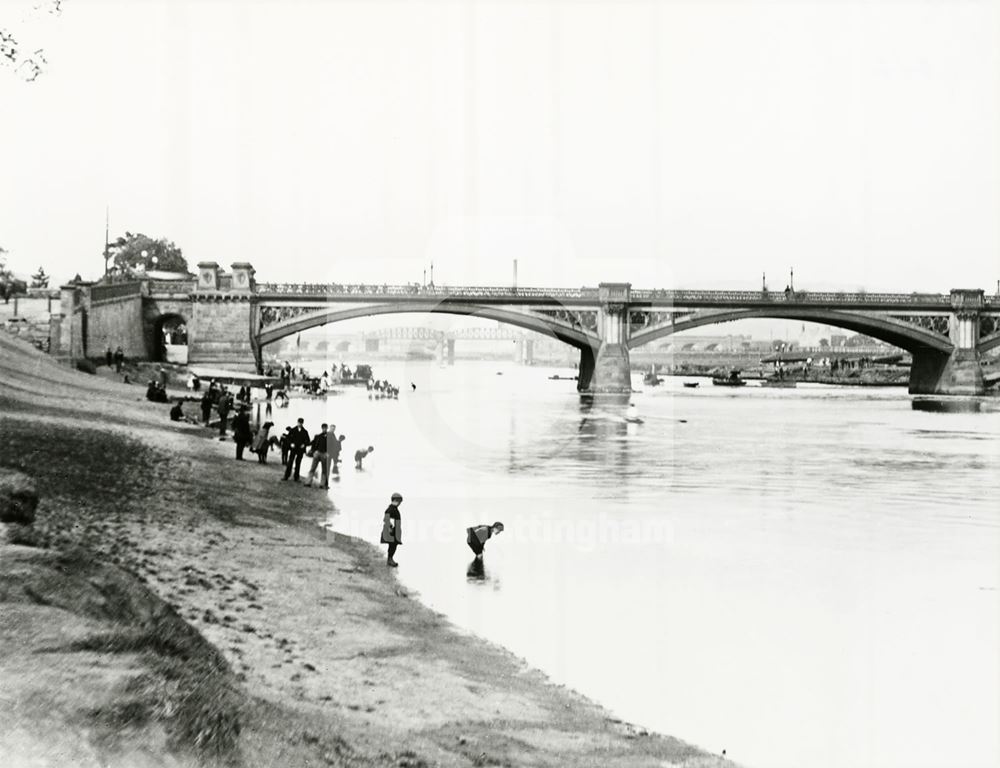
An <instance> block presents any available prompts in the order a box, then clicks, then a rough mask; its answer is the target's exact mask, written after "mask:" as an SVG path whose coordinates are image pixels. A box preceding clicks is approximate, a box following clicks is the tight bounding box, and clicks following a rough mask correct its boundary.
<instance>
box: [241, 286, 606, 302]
mask: <svg viewBox="0 0 1000 768" xmlns="http://www.w3.org/2000/svg"><path fill="white" fill-rule="evenodd" d="M257 292H258V293H262V294H276V295H294V296H304V295H305V296H315V295H323V296H365V297H371V296H388V297H409V298H431V299H434V298H448V297H462V298H470V299H484V298H502V299H508V298H513V299H517V298H546V297H551V298H556V299H581V298H583V299H591V298H592V299H595V300H596V299H597V289H596V288H512V287H502V286H482V285H476V286H469V285H438V286H424V285H386V284H383V285H362V284H347V285H344V284H340V283H257Z"/></svg>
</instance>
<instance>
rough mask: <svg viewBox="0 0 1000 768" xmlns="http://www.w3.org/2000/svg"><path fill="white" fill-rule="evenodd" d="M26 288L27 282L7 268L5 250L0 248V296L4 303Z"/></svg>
mask: <svg viewBox="0 0 1000 768" xmlns="http://www.w3.org/2000/svg"><path fill="white" fill-rule="evenodd" d="M27 290H28V284H27V283H26V282H24V280H18V279H17V278H16V277H14V273H13V272H11V271H10V270H9V269H8V268H7V251H6V249H4V248H0V298H2V299H3V301H4V304H6V303H7V302H9V301H10V297H11V296H14V295H16V294H18V293H24V292H25V291H27Z"/></svg>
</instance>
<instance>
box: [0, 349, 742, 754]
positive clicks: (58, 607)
mask: <svg viewBox="0 0 1000 768" xmlns="http://www.w3.org/2000/svg"><path fill="white" fill-rule="evenodd" d="M166 409H167V407H166V406H164V405H157V404H153V403H148V402H146V401H145V400H144V399H142V392H140V391H139V389H138V388H135V387H128V386H124V385H119V384H116V383H112V382H108V381H105V380H102V379H100V378H97V377H92V376H86V375H84V374H80V373H76V372H72V371H69V370H67V369H63V368H60V367H58V366H55V365H54V364H53V363H52V362H51V361H50V360H48V359H47V358H45V357H44V356H42V355H41V354H39V353H36V352H35V351H34V350H32V349H29V348H28V347H27V345H24V344H21V343H19V342H14V341H13V340H11V339H8V338H6V337H3V336H0V466H5V467H11V468H15V469H19V470H21V471H22V472H25V473H26V474H28V475H30V476H31V477H32V478H34V480H35V483H36V485H37V487H38V490H39V495H40V499H41V500H40V504H39V508H38V515H37V520H36V522H35V525H34V534H33V536H34V537H35V538H36V540H37V543H42V544H46V545H48V546H49V547H50V548H49V549H42V548H39V547H25V546H9V545H8V546H4V547H0V568H2V569H3V570H4V573H3V574H2V575H0V576H2V577H3V578H4V579H5V580H6V581H7V583H13V584H17V585H20V586H19V587H18V588H17V589H13V588H7V589H6V590H0V610H2V612H3V614H4V622H3V627H4V629H3V633H2V644H0V675H2V676H3V680H4V688H3V696H2V697H0V710H2V711H0V723H2V724H0V763H2V764H3V765H5V766H6V765H12V766H16V765H19V764H21V765H32V766H36V765H37V766H49V765H51V766H56V765H59V766H63V765H73V766H76V765H88V766H89V765H116V766H132V765H139V766H147V765H148V766H168V765H198V764H210V763H213V762H219V763H224V764H232V765H246V766H266V765H289V766H296V765H335V766H337V765H345V766H374V765H379V766H381V765H398V766H420V765H428V766H429V765H440V766H470V765H501V766H595V768H596V766H612V765H615V766H617V765H621V766H661V765H686V766H709V765H722V764H727V765H728V763H726V762H725V761H723V760H720V759H718V758H716V757H713V756H710V755H706V754H705V753H703V752H701V751H700V750H697V749H695V748H693V747H691V746H689V745H686V744H684V743H682V742H680V741H677V740H675V739H672V738H670V737H665V736H658V735H654V734H647V733H645V732H644V731H641V730H639V729H636V728H633V727H631V726H629V725H627V724H624V723H621V722H618V721H616V720H614V719H613V718H611V717H609V716H608V715H607V713H605V712H604V711H602V710H601V709H600V708H599V707H597V706H596V705H594V704H593V703H591V702H589V701H587V700H585V699H583V698H582V697H581V696H579V695H577V694H575V693H573V692H571V691H567V690H566V689H564V688H561V687H557V686H554V685H551V684H550V683H548V682H547V681H546V680H545V678H544V677H543V676H542V675H541V674H540V673H538V672H536V671H534V670H531V669H530V668H528V667H526V666H525V664H524V663H523V662H522V661H520V660H519V659H517V658H515V657H514V656H513V655H511V654H510V653H508V652H506V651H504V650H503V649H500V648H497V647H495V646H492V645H490V644H488V643H486V642H484V641H481V640H478V639H476V638H473V637H469V636H467V635H464V634H461V633H459V632H457V631H455V630H454V629H453V628H452V627H451V626H450V625H449V624H448V623H447V622H446V621H445V620H443V619H442V618H441V617H440V616H439V615H437V614H435V613H434V612H432V611H430V610H428V609H427V608H425V607H424V606H422V605H421V604H420V603H419V602H418V601H416V600H414V599H412V598H410V597H409V596H408V595H407V594H406V593H405V591H404V590H403V589H402V588H401V587H400V586H399V584H398V582H397V581H396V580H395V578H394V577H393V575H392V574H391V573H390V572H387V570H386V569H385V567H384V564H383V558H384V554H383V553H381V552H378V551H376V550H374V549H373V548H371V547H370V546H368V545H366V544H363V543H361V542H358V541H356V540H353V539H349V538H346V537H342V536H335V535H333V534H329V536H327V537H324V536H323V535H322V532H321V530H320V529H319V528H318V527H317V525H316V523H317V521H319V520H322V519H323V518H324V517H325V516H326V512H327V508H326V506H325V505H327V504H329V502H328V501H327V499H326V497H325V496H323V495H322V494H320V493H319V492H317V491H316V490H311V489H307V488H304V487H301V486H298V485H292V484H284V483H279V482H277V477H278V474H277V470H276V469H275V468H273V467H267V468H264V467H260V466H258V465H257V464H256V462H235V461H233V460H232V444H231V443H220V442H218V441H216V440H214V439H211V433H210V432H208V431H206V430H203V429H201V428H200V427H196V426H193V425H187V424H180V425H178V424H171V423H170V422H169V421H167V417H166ZM334 501H335V499H334ZM375 514H376V516H378V515H379V514H380V510H375ZM61 553H72V554H71V556H66V555H64V554H61ZM119 569H121V570H119ZM14 577H16V578H14ZM25 585H27V586H26V587H25ZM161 600H162V602H161ZM181 620H183V621H181ZM188 625H190V627H193V628H194V629H195V630H197V632H194V633H191V632H189V631H188ZM160 636H165V637H168V638H175V640H171V641H170V642H164V641H159V640H157V639H156V638H158V637H160ZM123 637H124V638H125V640H123V639H122V638H123ZM201 637H204V638H205V639H207V641H208V643H210V644H211V645H208V644H205V643H203V642H202V641H201ZM177 638H179V639H177ZM213 646H214V648H213ZM214 649H217V651H218V653H216V651H215V650H214ZM595 663H601V660H595ZM199 734H201V736H203V737H204V738H202V739H201V741H199ZM206 734H207V735H206ZM207 747H208V748H207Z"/></svg>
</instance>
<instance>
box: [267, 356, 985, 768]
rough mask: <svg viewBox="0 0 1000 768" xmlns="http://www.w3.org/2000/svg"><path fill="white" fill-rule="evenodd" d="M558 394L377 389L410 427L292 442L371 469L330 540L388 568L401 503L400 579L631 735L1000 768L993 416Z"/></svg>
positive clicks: (877, 402) (891, 402) (767, 752)
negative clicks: (476, 546) (634, 420)
mask: <svg viewBox="0 0 1000 768" xmlns="http://www.w3.org/2000/svg"><path fill="white" fill-rule="evenodd" d="M497 371H501V372H502V373H503V375H502V376H497V375H496V372H497ZM551 372H552V371H551V370H548V369H533V368H519V367H515V366H512V365H507V364H502V363H501V364H497V363H466V364H462V363H460V364H459V365H457V366H456V367H455V368H448V369H439V368H437V367H436V365H431V364H427V363H421V364H413V363H410V364H404V363H397V364H391V363H385V364H382V365H380V366H378V367H377V370H376V373H377V375H378V376H379V377H384V378H389V379H390V380H391V381H394V382H395V383H397V384H400V385H402V388H403V391H402V392H401V394H400V399H399V400H398V401H391V400H381V401H380V400H375V401H370V400H368V399H367V396H366V394H365V393H364V392H363V391H362V390H356V389H355V390H349V391H347V392H345V393H344V394H342V395H339V396H336V397H331V398H330V399H329V401H328V402H327V403H326V404H323V403H321V402H318V401H310V402H295V403H293V406H292V407H291V408H289V409H288V410H287V411H284V410H282V411H277V412H276V414H277V415H278V416H279V418H278V419H275V421H278V422H279V428H280V427H283V426H284V423H281V420H282V419H287V420H288V422H291V421H292V420H294V418H295V417H297V416H299V415H303V416H304V417H305V418H306V419H307V423H309V424H311V425H313V426H315V424H317V423H318V422H319V421H320V420H322V419H323V418H324V417H326V418H327V419H328V420H330V421H332V422H333V423H336V424H337V430H338V432H341V433H344V434H347V436H348V442H347V447H348V450H347V452H346V454H345V455H347V456H348V458H349V457H350V456H351V455H353V451H354V450H355V448H357V447H358V446H360V445H367V444H373V445H375V446H376V451H375V453H374V454H373V455H372V456H371V457H369V458H368V459H367V460H366V466H365V471H364V472H362V473H357V472H355V471H354V470H353V468H352V466H351V462H350V461H347V462H346V463H345V468H344V470H343V473H342V476H341V479H340V481H339V482H338V483H337V484H335V486H334V488H333V490H332V491H331V497H332V499H333V500H334V502H335V504H336V505H337V507H338V512H337V514H335V515H334V517H333V518H332V520H331V521H330V524H331V525H332V527H334V528H335V529H336V530H341V531H346V532H350V533H354V534H356V535H360V536H362V537H363V538H366V539H368V540H370V541H377V538H378V534H379V531H380V530H381V516H382V510H383V509H384V507H385V505H386V503H387V501H388V498H389V495H390V493H391V492H392V491H395V490H399V491H401V492H402V493H403V495H404V496H405V497H406V500H405V501H404V503H403V506H402V511H403V516H404V521H405V522H404V525H405V528H404V530H405V531H406V533H407V536H406V539H405V544H404V546H403V547H402V548H401V549H400V552H399V553H398V554H397V560H399V562H400V563H401V567H400V569H399V577H400V579H401V580H402V581H403V582H404V583H405V584H407V585H408V586H411V587H413V588H415V589H416V590H418V591H419V592H420V594H421V597H422V599H423V600H424V601H425V602H427V603H428V604H430V605H431V606H433V607H434V608H435V609H437V610H440V611H442V612H444V613H446V614H447V615H448V616H449V617H450V618H451V619H452V620H453V621H454V622H455V623H456V624H457V625H458V626H460V627H462V628H465V629H467V630H471V631H474V632H476V633H479V634H481V635H483V636H485V637H488V638H490V639H492V640H495V641H497V642H500V643H503V644H504V645H506V646H507V647H509V648H510V649H511V650H513V651H514V652H515V653H518V654H519V655H522V656H524V657H525V658H526V659H527V660H528V661H529V662H530V663H532V664H534V665H536V666H539V667H541V668H542V669H544V670H545V671H546V672H547V673H548V674H549V675H550V676H551V677H552V678H553V679H554V680H556V681H558V682H563V683H567V684H569V685H571V686H573V687H575V688H577V689H578V690H580V691H582V692H584V693H586V694H588V695H590V696H592V697H594V698H596V699H598V700H599V701H601V702H602V703H604V704H605V705H606V706H608V707H610V708H611V709H613V710H614V711H615V712H616V713H617V714H618V715H620V716H622V717H625V718H627V719H629V720H632V721H635V722H638V723H640V724H642V725H645V726H648V727H652V728H655V729H658V730H661V731H663V732H666V733H670V734H672V735H676V736H679V737H681V738H683V739H686V740H688V741H691V742H694V743H696V744H698V745H700V746H703V747H704V748H706V749H709V750H711V751H713V752H721V750H722V749H726V750H727V754H728V755H729V756H730V757H731V758H732V759H734V760H736V761H738V762H740V763H743V764H745V765H749V766H803V765H810V766H813V765H818V766H852V767H854V766H879V767H880V768H881V767H883V766H901V767H902V766H907V767H908V768H909V767H912V766H942V765H955V766H963V768H964V767H965V766H991V767H992V766H996V765H997V764H1000V755H998V723H1000V701H998V699H1000V693H998V680H1000V664H998V652H997V648H998V647H1000V634H998V623H1000V622H998V614H1000V604H998V593H997V585H998V579H1000V577H998V568H1000V531H998V528H1000V511H998V498H1000V493H998V491H1000V471H998V470H1000V458H998V457H1000V450H998V445H1000V443H998V441H997V438H998V437H1000V409H998V408H997V407H996V404H995V403H994V402H992V401H983V402H985V404H984V405H982V406H981V408H980V412H978V413H934V412H927V411H921V410H915V409H914V408H913V407H912V405H911V399H910V398H909V397H908V396H907V395H906V394H905V393H904V392H903V391H902V390H899V389H892V390H886V389H880V390H858V389H834V388H824V387H821V386H800V387H799V388H797V389H793V390H764V389H760V388H757V387H754V386H748V387H745V388H743V389H741V390H739V391H731V390H724V389H722V388H713V387H711V386H705V385H703V386H701V387H699V388H698V389H682V388H681V385H680V381H679V380H677V379H668V380H667V382H666V383H665V385H664V386H662V387H659V388H656V389H653V390H649V391H646V392H643V393H641V394H636V395H635V396H634V397H633V400H634V402H635V403H636V404H637V406H638V408H639V412H640V415H641V416H642V418H643V419H644V422H645V423H643V424H640V425H630V424H625V423H624V421H623V420H622V415H623V413H624V405H621V404H618V405H604V404H602V403H599V402H596V403H593V404H587V403H581V401H580V398H579V397H578V396H577V395H576V393H575V391H574V389H573V382H569V381H549V380H548V379H547V376H548V375H549V374H550V373H551ZM410 381H413V382H415V383H416V384H417V391H416V392H412V393H411V392H410V391H408V387H409V382H410ZM636 385H637V388H638V387H640V386H641V384H639V379H638V377H637V379H636ZM494 520H502V521H503V522H504V523H505V524H506V526H507V530H506V531H505V532H504V533H503V534H502V535H501V536H500V537H499V538H497V539H495V540H492V541H490V542H489V544H488V545H487V554H486V558H485V563H484V565H483V569H482V571H477V570H476V569H475V568H473V569H472V570H471V572H470V566H473V565H474V564H473V563H472V553H471V552H470V551H469V550H468V549H467V548H466V546H465V544H464V529H465V527H466V526H469V525H473V524H477V523H486V522H492V521H494Z"/></svg>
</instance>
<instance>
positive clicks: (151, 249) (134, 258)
mask: <svg viewBox="0 0 1000 768" xmlns="http://www.w3.org/2000/svg"><path fill="white" fill-rule="evenodd" d="M108 257H109V258H110V259H111V265H112V270H113V271H114V272H115V274H118V275H128V276H131V275H134V274H136V273H137V272H145V271H146V270H150V269H163V270H167V271H168V272H187V260H186V259H185V258H184V256H183V255H182V254H181V249H180V248H178V247H177V246H176V245H174V244H173V243H172V242H171V241H169V240H167V239H166V238H160V239H159V240H154V239H153V238H151V237H147V236H146V235H143V234H141V233H136V234H132V233H131V232H126V233H125V236H124V237H119V238H118V239H117V240H115V241H114V242H113V243H111V244H110V245H109V246H108Z"/></svg>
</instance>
